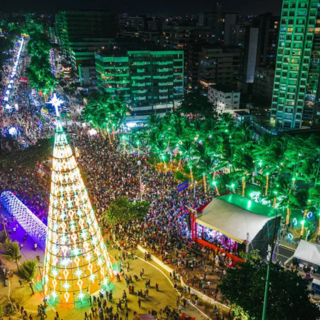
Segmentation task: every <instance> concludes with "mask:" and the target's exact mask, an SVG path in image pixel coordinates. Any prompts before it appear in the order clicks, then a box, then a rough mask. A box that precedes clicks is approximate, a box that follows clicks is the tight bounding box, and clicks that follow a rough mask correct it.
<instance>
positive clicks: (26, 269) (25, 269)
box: [20, 260, 37, 294]
mask: <svg viewBox="0 0 320 320" xmlns="http://www.w3.org/2000/svg"><path fill="white" fill-rule="evenodd" d="M36 270H37V261H35V260H27V261H25V262H23V263H22V265H21V268H20V276H21V278H22V279H24V280H26V281H27V282H28V283H29V285H30V289H31V291H32V294H34V290H33V286H32V281H33V278H34V277H35V275H36Z"/></svg>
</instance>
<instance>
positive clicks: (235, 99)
mask: <svg viewBox="0 0 320 320" xmlns="http://www.w3.org/2000/svg"><path fill="white" fill-rule="evenodd" d="M208 100H209V101H210V102H211V103H212V104H213V105H214V106H215V107H216V110H217V112H218V113H223V112H225V111H227V110H235V109H239V108H240V92H235V91H233V88H232V87H230V86H226V85H217V86H209V88H208Z"/></svg>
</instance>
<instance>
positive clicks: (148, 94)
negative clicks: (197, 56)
mask: <svg viewBox="0 0 320 320" xmlns="http://www.w3.org/2000/svg"><path fill="white" fill-rule="evenodd" d="M95 58H96V69H97V81H98V88H99V90H100V91H102V92H108V93H110V94H112V95H121V96H123V98H124V99H125V100H126V102H127V103H128V105H129V107H130V109H131V110H132V116H133V118H132V119H131V120H133V119H134V120H136V121H139V120H144V119H146V118H147V116H148V115H150V114H153V113H159V114H164V113H165V112H166V111H170V110H172V109H173V108H174V107H175V106H177V104H178V103H179V102H180V101H181V100H182V99H183V75H184V72H183V62H184V53H183V51H181V50H177V51H164V50H163V51H148V50H145V51H125V50H106V51H105V52H100V53H99V54H96V56H95ZM129 120H130V119H129Z"/></svg>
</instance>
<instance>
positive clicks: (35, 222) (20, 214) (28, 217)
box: [0, 191, 47, 250]
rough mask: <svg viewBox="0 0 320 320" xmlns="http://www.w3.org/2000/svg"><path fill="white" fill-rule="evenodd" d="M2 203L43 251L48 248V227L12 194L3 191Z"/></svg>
mask: <svg viewBox="0 0 320 320" xmlns="http://www.w3.org/2000/svg"><path fill="white" fill-rule="evenodd" d="M0 198H1V202H2V204H3V206H4V207H5V208H6V210H7V211H8V212H9V213H10V214H11V215H13V216H14V217H15V218H16V219H17V221H18V222H19V224H20V225H21V226H22V228H23V229H24V230H26V231H27V233H28V235H29V236H30V237H31V238H32V239H33V240H34V241H35V242H36V243H37V244H38V245H39V246H40V247H41V248H42V249H43V250H45V248H46V236H47V227H46V225H45V224H44V223H43V222H42V221H41V220H40V219H39V218H38V217H37V216H36V215H34V214H33V213H32V212H31V211H30V210H29V209H28V207H27V206H25V205H24V204H23V203H22V202H21V201H20V200H19V199H18V198H17V197H16V196H15V195H14V194H13V193H12V192H10V191H3V192H2V193H1V196H0Z"/></svg>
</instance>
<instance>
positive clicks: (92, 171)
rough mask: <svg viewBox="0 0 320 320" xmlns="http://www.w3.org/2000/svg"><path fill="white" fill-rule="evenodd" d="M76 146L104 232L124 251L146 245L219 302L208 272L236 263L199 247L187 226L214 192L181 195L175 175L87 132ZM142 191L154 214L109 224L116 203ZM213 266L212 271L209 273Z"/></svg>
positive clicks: (135, 198) (218, 272)
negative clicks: (110, 233) (110, 209)
mask: <svg viewBox="0 0 320 320" xmlns="http://www.w3.org/2000/svg"><path fill="white" fill-rule="evenodd" d="M75 145H76V146H77V147H78V148H79V150H80V155H79V157H78V159H77V161H78V164H79V166H80V168H81V169H82V173H83V175H84V176H85V177H86V186H87V188H88V190H89V194H90V197H91V200H92V204H93V205H94V206H95V209H96V210H95V211H96V215H97V218H98V221H99V222H100V223H103V226H104V228H105V229H107V230H110V229H111V230H114V233H115V235H116V237H117V239H118V241H119V244H120V245H121V247H123V249H125V250H126V249H130V248H132V247H134V246H136V245H137V244H140V245H142V246H143V247H145V248H146V249H147V250H149V251H150V252H152V253H153V254H156V255H158V256H159V258H162V260H163V261H165V262H166V263H168V264H171V265H173V266H174V267H175V268H176V269H177V271H178V272H180V274H181V275H183V276H184V277H185V280H186V281H187V282H188V283H189V284H190V285H192V284H193V285H194V286H195V287H196V288H197V289H199V288H201V289H203V291H204V292H206V293H208V294H211V295H212V296H215V297H217V291H216V290H215V286H214V284H213V283H211V284H210V283H209V285H208V278H209V273H210V274H215V275H217V276H219V277H220V276H223V275H224V274H225V273H226V269H227V268H228V267H231V266H232V260H231V258H229V257H228V256H226V255H225V254H224V253H221V252H220V251H219V250H212V249H209V248H202V247H200V246H198V245H197V244H196V243H195V242H193V241H192V240H191V232H190V230H189V229H188V224H187V214H188V212H189V211H190V209H193V210H195V209H196V208H199V207H202V206H203V205H205V204H206V203H208V202H209V201H210V199H212V197H213V196H215V190H210V191H209V192H210V194H209V192H208V194H207V195H206V194H205V192H204V190H203V189H202V188H201V187H199V189H198V190H197V191H196V196H195V197H194V194H193V190H192V191H189V190H185V191H183V192H181V193H179V192H178V191H177V185H178V182H177V181H175V179H174V175H173V174H172V173H171V172H170V171H168V172H164V171H161V170H154V169H153V168H152V166H151V165H150V164H149V163H148V161H147V160H148V159H147V157H145V156H140V157H139V158H138V157H137V155H128V154H124V153H123V152H118V151H117V143H116V142H114V143H113V145H112V146H110V144H109V143H108V141H106V140H104V139H103V138H102V137H101V136H99V135H97V136H95V137H90V136H88V135H87V134H86V133H85V132H82V134H78V135H77V138H76V141H75ZM138 160H140V161H141V164H140V166H138V164H137V162H138ZM140 175H141V187H142V188H140ZM141 192H142V199H143V200H147V201H148V202H149V203H150V211H149V214H148V215H147V217H146V218H145V219H144V220H141V221H134V222H132V223H131V224H128V225H122V224H113V225H110V224H108V221H107V218H106V217H105V212H106V210H107V208H108V206H109V204H110V203H111V202H112V201H113V200H114V199H115V198H117V197H119V196H127V197H128V198H129V199H131V200H132V201H139V200H140V198H141ZM208 263H209V264H210V265H211V266H212V267H211V268H210V270H208V268H207V265H208ZM195 274H196V276H195ZM205 289H206V290H205Z"/></svg>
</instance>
